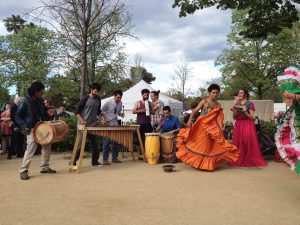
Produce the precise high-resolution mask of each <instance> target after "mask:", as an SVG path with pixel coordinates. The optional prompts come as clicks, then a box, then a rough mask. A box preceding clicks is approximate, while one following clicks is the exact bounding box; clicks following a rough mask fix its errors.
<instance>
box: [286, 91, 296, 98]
mask: <svg viewBox="0 0 300 225" xmlns="http://www.w3.org/2000/svg"><path fill="white" fill-rule="evenodd" d="M283 95H284V97H286V98H288V99H294V98H295V94H293V93H290V92H288V91H285V92H283Z"/></svg>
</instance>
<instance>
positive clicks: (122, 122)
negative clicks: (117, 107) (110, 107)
mask: <svg viewBox="0 0 300 225" xmlns="http://www.w3.org/2000/svg"><path fill="white" fill-rule="evenodd" d="M122 113H123V117H122V119H121V126H123V125H124V121H123V120H124V116H125V114H124V105H122Z"/></svg>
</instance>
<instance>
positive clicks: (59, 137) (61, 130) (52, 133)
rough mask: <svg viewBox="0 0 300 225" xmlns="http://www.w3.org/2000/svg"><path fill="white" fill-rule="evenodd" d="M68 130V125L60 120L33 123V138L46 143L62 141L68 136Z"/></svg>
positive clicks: (40, 142)
mask: <svg viewBox="0 0 300 225" xmlns="http://www.w3.org/2000/svg"><path fill="white" fill-rule="evenodd" d="M69 132H70V128H69V125H68V124H66V123H65V122H64V121H62V120H55V121H42V122H39V123H37V124H36V125H35V127H34V129H33V138H34V140H35V141H36V142H37V143H39V144H41V145H47V144H51V143H54V142H60V141H64V140H65V139H66V138H67V137H68V135H69Z"/></svg>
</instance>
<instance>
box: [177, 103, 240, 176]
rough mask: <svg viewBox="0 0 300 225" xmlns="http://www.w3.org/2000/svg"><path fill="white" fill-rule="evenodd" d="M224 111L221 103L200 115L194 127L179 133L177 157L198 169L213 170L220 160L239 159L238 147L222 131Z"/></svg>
mask: <svg viewBox="0 0 300 225" xmlns="http://www.w3.org/2000/svg"><path fill="white" fill-rule="evenodd" d="M223 120H224V113H223V110H222V108H221V106H220V105H217V106H215V107H214V109H212V110H210V111H209V112H208V113H207V115H204V114H202V115H201V116H199V117H198V119H197V121H196V122H195V124H194V125H193V126H192V128H183V129H181V130H180V131H179V134H178V135H177V144H176V147H177V148H178V151H177V153H176V156H177V158H179V159H181V160H182V161H183V162H185V163H186V164H189V165H191V166H193V167H195V168H197V169H201V170H209V171H213V170H215V169H216V168H217V165H218V163H219V162H223V161H228V162H233V161H236V160H237V159H238V154H239V151H238V148H237V147H235V146H234V145H232V144H229V143H228V142H227V141H226V140H225V138H224V135H223V133H222V127H223Z"/></svg>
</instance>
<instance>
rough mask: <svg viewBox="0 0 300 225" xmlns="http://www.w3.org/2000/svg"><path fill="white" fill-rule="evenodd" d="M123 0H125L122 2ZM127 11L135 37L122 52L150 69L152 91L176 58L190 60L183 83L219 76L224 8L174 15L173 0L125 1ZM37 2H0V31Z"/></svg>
mask: <svg viewBox="0 0 300 225" xmlns="http://www.w3.org/2000/svg"><path fill="white" fill-rule="evenodd" d="M124 1H125V0H124ZM126 3H127V4H128V10H129V12H130V13H131V14H132V23H133V25H134V28H133V34H134V35H135V36H137V37H139V38H140V40H139V41H138V40H129V41H127V42H126V53H127V54H128V56H129V61H131V62H133V59H134V57H135V55H136V54H139V55H141V56H142V61H143V63H144V66H145V67H146V69H147V70H148V71H149V72H151V73H153V74H154V76H155V77H156V79H157V80H156V81H155V82H154V83H153V85H152V86H153V87H154V88H155V89H160V90H162V91H166V90H168V89H169V88H171V87H172V86H173V85H174V84H173V81H172V77H173V76H174V69H175V66H176V64H178V63H179V61H180V60H182V59H186V60H187V61H189V62H190V67H191V69H192V75H193V77H192V78H191V79H190V81H189V83H188V87H191V90H192V91H194V92H195V90H197V89H198V88H199V86H200V85H201V84H203V83H205V82H206V81H208V80H211V79H212V78H216V77H219V76H220V72H219V71H218V69H217V68H215V67H214V60H215V59H216V57H217V56H218V55H219V54H220V53H221V51H222V49H223V48H224V47H225V46H226V35H227V33H228V32H229V28H230V22H231V18H230V16H231V15H230V12H229V11H227V12H225V11H220V10H217V9H214V8H210V9H206V10H203V11H199V12H196V13H195V14H193V15H189V16H187V17H185V18H179V16H178V11H179V9H173V8H172V3H173V0H151V1H147V0H126ZM38 4H39V1H38V0H9V1H7V0H0V19H1V22H0V34H1V35H3V34H6V30H5V27H4V25H3V22H2V20H3V19H4V18H6V17H8V16H11V15H12V14H15V15H18V14H20V15H22V14H23V13H24V12H25V11H26V10H28V9H30V8H32V7H34V6H36V5H38Z"/></svg>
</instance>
